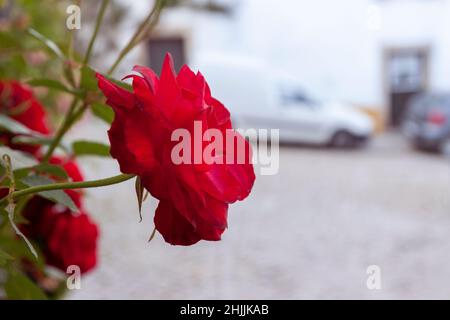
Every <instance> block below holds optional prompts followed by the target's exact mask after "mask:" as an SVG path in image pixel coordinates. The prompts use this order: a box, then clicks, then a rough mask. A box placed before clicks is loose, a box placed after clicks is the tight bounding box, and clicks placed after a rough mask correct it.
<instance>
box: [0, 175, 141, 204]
mask: <svg viewBox="0 0 450 320" xmlns="http://www.w3.org/2000/svg"><path fill="white" fill-rule="evenodd" d="M134 177H135V176H134V175H131V174H119V175H117V176H114V177H110V178H105V179H100V180H92V181H82V182H61V183H53V184H45V185H40V186H35V187H30V188H26V189H23V190H19V191H15V192H13V193H12V194H11V195H9V196H10V197H12V199H14V200H15V199H18V198H20V197H23V196H26V195H31V194H35V193H39V192H43V191H51V190H67V189H86V188H98V187H104V186H110V185H113V184H118V183H121V182H124V181H127V180H130V179H132V178H134ZM7 198H8V197H5V198H3V199H1V200H0V206H3V205H4V204H5V203H6V202H7Z"/></svg>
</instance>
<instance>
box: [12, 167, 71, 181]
mask: <svg viewBox="0 0 450 320" xmlns="http://www.w3.org/2000/svg"><path fill="white" fill-rule="evenodd" d="M30 171H34V172H37V173H41V174H42V173H44V174H48V175H50V176H52V177H57V178H62V179H65V180H67V179H68V178H69V177H68V175H67V172H66V170H64V168H63V167H61V166H58V165H53V164H48V163H42V164H38V165H36V166H33V167H29V168H23V169H19V170H14V176H15V177H16V178H17V177H18V178H22V179H23V178H24V177H26V176H27V174H28V173H29V172H30Z"/></svg>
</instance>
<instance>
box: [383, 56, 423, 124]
mask: <svg viewBox="0 0 450 320" xmlns="http://www.w3.org/2000/svg"><path fill="white" fill-rule="evenodd" d="M427 63H428V53H427V51H426V50H423V49H402V50H392V51H390V52H389V54H388V56H387V68H388V70H387V71H388V90H389V92H388V94H389V104H390V124H391V125H392V126H394V127H397V126H399V125H400V124H401V122H402V120H403V116H404V114H405V111H406V109H407V107H408V102H409V100H410V99H411V97H412V96H414V95H416V94H418V93H421V92H423V91H425V90H426V84H427Z"/></svg>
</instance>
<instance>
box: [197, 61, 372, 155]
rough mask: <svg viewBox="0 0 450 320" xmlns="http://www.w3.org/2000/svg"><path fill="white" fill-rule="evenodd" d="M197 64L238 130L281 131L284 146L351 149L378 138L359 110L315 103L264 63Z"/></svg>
mask: <svg viewBox="0 0 450 320" xmlns="http://www.w3.org/2000/svg"><path fill="white" fill-rule="evenodd" d="M199 61H201V62H199V63H197V64H194V66H196V67H198V69H199V70H201V72H202V73H203V74H204V76H205V77H206V79H207V81H208V83H209V85H210V87H211V91H212V94H213V96H214V97H216V98H217V99H219V100H220V101H222V102H223V103H224V105H225V106H226V107H227V108H228V109H229V110H230V112H231V115H232V118H233V119H232V120H233V124H234V127H235V128H242V129H249V128H254V129H279V130H280V140H281V141H282V142H294V143H307V144H319V145H331V146H336V147H350V146H355V145H358V144H360V143H362V142H364V141H366V140H368V138H369V137H370V136H371V135H372V132H373V127H374V126H373V123H372V121H371V120H370V118H369V117H368V116H367V115H365V114H363V113H362V112H359V111H358V110H356V109H354V108H352V107H350V106H345V105H341V104H338V103H331V102H323V101H319V100H317V99H314V98H311V97H310V96H309V95H308V94H307V93H305V92H304V90H303V88H302V87H301V86H299V85H298V84H297V83H296V82H295V81H294V80H292V79H288V78H285V77H281V76H279V75H277V74H276V72H275V71H274V70H271V69H270V67H269V66H268V65H267V64H265V63H264V62H262V61H259V60H255V59H248V58H244V57H236V56H217V55H216V56H213V55H208V56H205V57H203V58H202V59H199Z"/></svg>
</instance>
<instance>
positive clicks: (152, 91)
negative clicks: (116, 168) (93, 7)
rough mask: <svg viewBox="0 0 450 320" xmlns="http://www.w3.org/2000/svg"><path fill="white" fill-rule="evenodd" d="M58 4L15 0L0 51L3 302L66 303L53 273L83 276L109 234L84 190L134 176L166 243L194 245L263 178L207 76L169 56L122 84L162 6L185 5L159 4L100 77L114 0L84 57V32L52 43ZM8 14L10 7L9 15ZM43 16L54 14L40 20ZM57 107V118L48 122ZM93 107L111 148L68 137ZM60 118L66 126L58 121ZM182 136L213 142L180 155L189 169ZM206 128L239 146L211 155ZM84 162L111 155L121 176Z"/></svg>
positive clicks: (218, 230) (213, 233)
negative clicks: (98, 51) (90, 169)
mask: <svg viewBox="0 0 450 320" xmlns="http://www.w3.org/2000/svg"><path fill="white" fill-rule="evenodd" d="M49 3H50V1H49ZM49 3H47V2H39V3H38V2H33V1H22V0H17V1H14V2H11V8H10V11H9V12H8V15H9V14H10V15H11V17H9V16H8V18H7V19H5V20H4V19H1V20H2V21H0V24H1V27H2V28H1V30H0V38H1V41H0V50H2V49H5V48H6V49H7V50H4V51H3V50H2V51H0V71H1V72H0V144H1V147H0V149H1V151H2V152H1V154H0V299H3V298H4V297H7V298H12V299H17V298H19V299H29V298H37V299H44V298H47V297H50V298H54V297H57V296H58V294H57V293H56V291H58V289H57V288H58V283H59V280H55V279H53V278H52V275H51V274H50V273H49V272H48V270H47V268H46V267H47V266H53V267H56V268H57V269H60V270H61V271H63V272H66V271H67V267H68V266H71V265H75V266H78V267H79V268H80V270H81V272H83V273H85V272H89V271H90V270H92V269H93V268H94V267H95V266H96V264H97V260H98V258H97V251H98V238H99V228H98V227H97V225H96V224H95V223H94V222H93V221H92V219H91V218H90V216H89V214H88V212H87V210H86V208H85V205H84V201H83V198H84V191H82V190H83V189H84V188H97V187H103V186H109V185H113V184H118V183H121V182H124V181H127V180H130V179H135V186H136V195H137V199H138V205H139V208H141V206H142V202H143V201H144V200H145V195H144V193H145V190H147V191H148V192H149V193H150V194H151V195H152V196H154V197H155V198H157V199H158V200H159V204H158V207H157V209H156V212H155V214H154V224H155V228H156V229H155V230H157V231H159V233H161V235H162V236H163V238H164V240H165V241H166V242H168V243H170V244H172V245H185V246H186V245H193V244H195V243H197V242H198V241H200V240H209V241H217V240H220V239H221V237H222V234H223V232H224V231H225V229H226V228H227V215H228V208H229V205H230V204H232V203H234V202H236V201H240V200H243V199H245V198H246V197H247V196H248V195H249V194H250V192H251V190H252V187H253V184H254V181H255V174H254V170H253V165H252V163H251V151H252V150H251V145H250V144H249V143H248V142H247V141H246V140H245V139H244V138H243V137H242V136H241V135H239V134H238V133H236V132H235V131H234V130H233V127H232V123H231V120H230V113H229V111H228V110H227V108H226V107H225V106H224V105H223V104H222V103H221V102H220V101H218V100H217V99H215V98H214V97H213V95H212V93H211V91H210V88H209V86H208V84H207V82H206V80H205V78H204V77H203V76H202V74H201V73H200V72H198V73H194V72H193V71H192V70H191V69H189V68H188V67H187V66H184V67H183V68H182V69H181V70H180V72H179V73H178V74H176V73H175V71H174V69H173V63H172V59H171V57H170V55H167V56H166V59H165V61H164V65H163V68H162V72H161V75H160V76H157V75H156V74H155V73H154V72H153V71H152V70H151V69H149V68H146V67H142V66H136V67H135V68H134V71H137V72H138V73H140V75H136V74H132V75H130V76H128V77H126V78H129V79H131V80H132V86H130V85H128V84H127V83H126V82H124V81H118V80H116V79H114V77H113V75H114V71H115V70H116V68H117V66H118V65H119V64H120V63H121V61H122V60H123V58H124V57H125V56H126V55H127V54H128V53H129V52H130V51H131V50H132V49H133V48H134V47H136V45H138V44H139V43H141V42H142V41H143V40H144V39H146V37H147V36H148V35H149V34H150V33H151V31H152V29H153V28H154V27H155V25H156V24H157V22H158V19H159V16H160V14H161V12H162V11H163V9H164V8H165V7H166V6H168V5H169V4H170V5H176V4H178V2H177V1H168V0H155V1H154V5H153V8H152V10H151V11H150V12H149V14H148V15H147V17H146V18H145V19H144V20H143V21H142V22H141V23H140V25H139V26H138V27H137V29H136V32H135V33H134V34H133V35H132V36H131V37H130V39H129V41H128V43H127V44H126V45H125V46H124V47H123V48H122V49H121V50H120V52H118V55H117V58H116V59H115V60H114V62H113V63H112V65H111V66H110V67H109V69H107V70H108V71H107V72H105V73H98V72H96V71H95V68H94V67H92V65H91V63H92V59H91V58H92V53H93V48H94V43H95V42H96V39H97V36H98V35H99V34H100V32H99V30H100V28H101V25H102V22H103V18H104V16H105V12H106V8H107V7H108V6H109V5H111V6H113V5H114V2H112V1H111V2H110V1H109V0H102V1H101V3H100V6H99V8H98V10H99V11H98V15H97V17H96V20H95V23H94V28H93V29H92V30H93V33H92V36H91V38H90V40H89V43H88V44H86V46H82V47H86V48H87V49H86V50H85V52H84V54H83V53H80V52H78V50H77V47H76V46H75V45H76V44H77V41H75V40H76V39H74V38H75V34H76V33H77V32H79V31H77V29H74V30H71V31H67V30H65V29H64V28H59V29H58V30H59V31H61V32H58V36H55V37H54V38H55V40H56V41H53V40H52V39H51V37H49V34H51V30H56V29H54V28H49V29H47V28H45V26H46V25H47V24H48V23H51V24H54V23H58V26H63V25H66V24H64V22H63V21H61V20H58V19H52V18H51V17H52V14H51V13H52V12H53V11H52V10H58V8H61V6H59V5H58V6H55V5H54V3H55V2H54V1H52V4H49ZM180 3H181V2H180ZM58 4H60V2H58ZM24 8H33V9H32V10H31V11H30V12H27V10H26V9H24ZM2 10H3V7H2V6H1V5H0V13H1V16H2V17H3V16H4V15H3V13H4V12H3V11H2ZM8 10H9V9H8ZM36 10H44V11H45V14H37V15H33V13H35V11H36ZM44 11H43V12H44ZM58 17H60V16H59V15H58ZM115 18H116V17H114V19H115ZM106 42H108V41H106ZM103 53H105V52H103ZM33 56H34V57H36V56H39V57H40V58H39V59H31V58H32V57H33ZM102 60H104V61H108V60H109V59H103V56H102ZM3 77H8V78H10V79H11V78H14V77H16V78H17V79H14V80H6V79H1V78H3ZM25 83H26V84H25ZM30 86H32V87H44V88H45V90H40V91H39V92H40V93H41V96H40V100H41V101H43V103H40V102H39V101H38V99H37V98H36V97H35V95H34V94H33V89H32V88H30ZM105 97H106V104H105ZM66 102H67V103H66ZM52 111H53V112H54V111H58V112H54V113H53V114H52V117H50V116H49V115H48V113H49V112H52ZM89 112H90V113H91V114H92V115H93V116H96V117H98V118H99V119H101V120H103V121H105V122H106V123H108V124H109V125H111V128H110V130H109V132H108V134H109V142H110V145H105V144H104V143H102V142H99V141H91V140H90V139H88V140H80V141H74V142H72V143H71V144H70V145H68V144H67V141H66V140H65V136H66V134H67V133H68V132H69V131H70V130H71V129H72V128H73V127H74V125H75V124H76V123H77V122H78V121H79V120H80V119H81V118H82V117H83V116H84V115H85V114H86V113H89ZM50 118H52V119H53V120H58V122H59V123H58V124H56V125H52V126H51V124H50V121H49V119H50ZM197 125H200V129H199V131H200V132H197V131H198V126H197ZM50 128H55V130H54V132H53V130H50ZM178 130H183V132H185V133H187V134H188V135H194V136H195V134H196V133H197V134H200V135H201V136H202V137H204V136H208V137H209V138H210V140H208V139H207V140H202V141H200V144H197V142H196V141H190V142H193V143H189V144H188V147H187V149H185V150H183V151H182V152H181V153H182V154H181V153H179V155H180V156H181V157H182V158H183V159H186V158H187V159H188V161H186V162H181V163H180V162H178V161H175V159H174V158H173V154H174V150H176V149H177V146H178V143H179V141H177V140H176V139H175V140H174V139H173V137H174V133H176V132H177V131H178ZM208 130H215V132H216V133H218V134H219V135H221V136H223V137H225V136H227V134H228V132H233V139H234V140H233V141H235V143H228V142H229V141H226V143H225V144H223V145H221V146H219V147H218V148H214V149H213V150H212V149H211V148H210V143H211V142H212V140H213V139H214V138H213V137H212V136H209V134H208V132H209V131H208ZM214 141H215V140H214ZM208 150H209V151H210V152H209V156H208V157H209V160H211V159H212V160H214V161H212V162H211V161H200V162H198V161H196V160H197V159H196V155H197V153H200V154H201V155H203V154H204V152H206V151H208ZM19 151H20V152H19ZM240 154H244V157H243V159H240V160H243V161H240V160H239V159H238V158H239V157H240ZM80 156H100V157H109V156H112V157H113V158H115V159H116V160H117V161H118V163H119V165H120V170H121V174H118V175H116V176H113V177H108V178H101V179H98V180H92V181H85V180H84V178H83V175H82V174H81V170H80V168H79V167H78V165H77V158H78V157H80ZM230 158H231V159H232V160H233V161H231V162H230V161H229V159H230ZM225 159H226V160H225ZM202 160H203V159H202ZM216 160H217V161H216ZM152 235H154V233H152ZM48 280H55V281H56V282H57V284H56V286H55V285H54V282H55V281H48ZM49 283H50V284H51V285H49ZM61 283H62V284H64V282H61Z"/></svg>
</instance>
